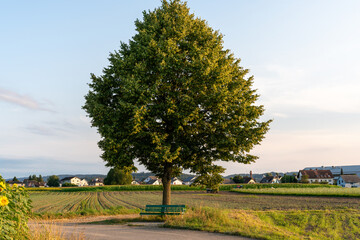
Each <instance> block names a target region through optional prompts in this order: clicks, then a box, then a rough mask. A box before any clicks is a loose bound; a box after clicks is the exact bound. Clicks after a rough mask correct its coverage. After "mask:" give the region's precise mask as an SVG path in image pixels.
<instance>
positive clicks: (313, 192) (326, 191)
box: [233, 188, 360, 197]
mask: <svg viewBox="0 0 360 240" xmlns="http://www.w3.org/2000/svg"><path fill="white" fill-rule="evenodd" d="M233 191H234V192H239V193H247V194H266V195H294V196H324V197H325V196H326V197H360V188H263V189H235V190H233Z"/></svg>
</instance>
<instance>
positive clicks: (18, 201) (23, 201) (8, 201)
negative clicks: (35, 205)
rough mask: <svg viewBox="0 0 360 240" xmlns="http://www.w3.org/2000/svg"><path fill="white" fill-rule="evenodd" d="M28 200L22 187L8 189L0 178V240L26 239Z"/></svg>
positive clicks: (28, 212) (28, 213)
mask: <svg viewBox="0 0 360 240" xmlns="http://www.w3.org/2000/svg"><path fill="white" fill-rule="evenodd" d="M30 208H31V207H30V200H29V197H28V195H27V193H26V191H25V190H24V188H23V187H18V186H17V185H16V184H14V185H13V186H12V187H10V186H9V185H8V184H6V183H5V182H4V181H3V179H2V178H1V176H0V239H9V240H10V239H11V240H12V239H27V234H28V226H27V220H28V218H29V215H30Z"/></svg>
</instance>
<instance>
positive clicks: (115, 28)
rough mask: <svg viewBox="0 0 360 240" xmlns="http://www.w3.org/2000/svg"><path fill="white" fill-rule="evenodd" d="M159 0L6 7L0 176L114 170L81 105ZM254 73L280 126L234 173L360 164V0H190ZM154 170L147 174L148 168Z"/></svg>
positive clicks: (1, 14) (0, 22)
mask: <svg viewBox="0 0 360 240" xmlns="http://www.w3.org/2000/svg"><path fill="white" fill-rule="evenodd" d="M160 4H161V3H160V1H159V0H142V1H140V0H135V1H110V0H108V1H88V0H87V1H16V2H14V1H6V2H5V1H3V2H1V3H0V33H1V38H0V110H1V112H0V113H1V114H0V174H2V175H3V176H4V177H6V178H8V177H13V176H18V177H21V176H28V175H29V174H42V175H48V174H62V173H70V174H76V173H107V171H108V169H107V168H105V167H104V162H103V161H102V160H101V159H100V158H99V155H100V153H101V152H100V150H99V149H98V147H97V141H98V140H99V136H98V134H97V133H96V129H92V128H90V123H89V119H87V117H86V114H85V112H84V111H83V110H82V109H81V106H82V105H83V104H84V95H85V94H86V93H87V91H88V87H87V83H89V81H90V77H89V76H90V73H95V74H96V75H100V74H101V71H102V69H103V68H104V67H106V66H107V65H108V61H107V57H108V55H109V53H110V52H113V51H114V50H116V49H119V46H120V41H123V42H127V41H128V40H129V39H130V38H131V37H132V36H133V35H134V34H135V27H134V21H135V20H136V19H137V18H140V19H141V17H142V11H143V10H149V9H150V10H153V9H154V8H155V7H158V6H160ZM188 6H189V7H190V9H191V11H192V12H194V13H195V15H196V16H198V17H201V18H203V19H205V20H207V21H208V23H209V25H210V26H211V27H213V29H216V30H220V32H221V33H223V34H224V35H225V37H224V46H225V48H228V49H230V50H231V51H232V52H233V53H234V54H235V56H236V57H238V58H241V60H242V66H244V67H245V68H249V69H250V74H252V75H254V77H255V83H254V88H256V89H258V93H259V94H260V95H261V98H260V100H259V102H258V104H263V105H264V106H265V109H266V113H265V116H264V119H269V118H271V119H274V122H273V123H272V125H271V130H270V131H269V133H268V134H267V136H266V139H265V140H264V141H263V142H262V144H261V145H260V146H257V147H256V148H255V149H254V150H253V153H254V154H257V155H258V156H259V157H260V158H259V160H258V161H257V162H256V163H255V164H251V165H242V164H236V163H224V164H223V166H225V167H226V168H227V170H226V174H234V173H244V172H248V171H250V170H253V171H254V172H267V171H279V172H280V171H297V170H299V169H302V168H304V167H307V166H322V165H330V166H332V165H351V164H360V158H359V151H358V148H359V146H360V124H359V122H360V97H359V93H358V92H360V81H359V80H360V68H359V66H360V58H359V56H360V15H359V14H358V12H357V10H358V9H359V8H360V2H359V1H355V0H354V1H350V0H347V1H331V0H324V1H320V0H312V1H310V0H307V1H288V0H283V1H280V0H278V1H268V0H263V1H257V0H252V1H238V0H227V1H222V2H221V3H220V1H215V0H210V1H209V0H207V1H205V0H204V1H201V0H190V1H188ZM143 170H144V169H143V168H142V167H140V171H143Z"/></svg>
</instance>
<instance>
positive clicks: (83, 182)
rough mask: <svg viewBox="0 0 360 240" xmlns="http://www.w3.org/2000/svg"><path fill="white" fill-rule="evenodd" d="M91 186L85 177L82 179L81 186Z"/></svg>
mask: <svg viewBox="0 0 360 240" xmlns="http://www.w3.org/2000/svg"><path fill="white" fill-rule="evenodd" d="M84 186H89V183H88V181H87V180H86V179H85V178H84V179H81V181H80V185H79V187H84Z"/></svg>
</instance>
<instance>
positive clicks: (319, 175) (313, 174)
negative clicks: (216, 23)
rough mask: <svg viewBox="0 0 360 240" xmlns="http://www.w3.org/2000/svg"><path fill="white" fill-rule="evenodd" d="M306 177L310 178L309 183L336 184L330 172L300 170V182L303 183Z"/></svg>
mask: <svg viewBox="0 0 360 240" xmlns="http://www.w3.org/2000/svg"><path fill="white" fill-rule="evenodd" d="M305 175H306V176H307V177H308V181H309V183H320V182H326V183H328V184H334V176H333V174H332V173H331V171H330V170H317V169H315V170H300V171H299V173H298V180H299V181H300V182H301V179H302V178H303V177H304V176H305Z"/></svg>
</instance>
